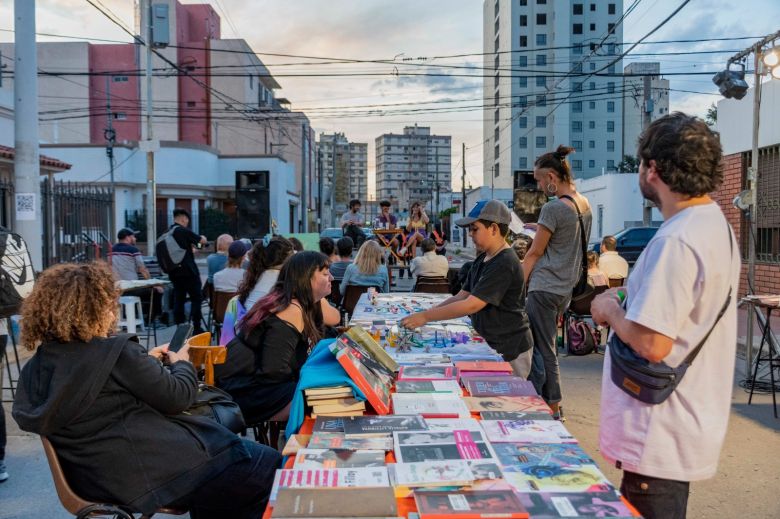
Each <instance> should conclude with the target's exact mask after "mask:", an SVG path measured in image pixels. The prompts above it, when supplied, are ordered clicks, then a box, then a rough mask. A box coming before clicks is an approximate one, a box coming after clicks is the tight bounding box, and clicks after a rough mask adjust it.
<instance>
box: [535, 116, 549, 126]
mask: <svg viewBox="0 0 780 519" xmlns="http://www.w3.org/2000/svg"><path fill="white" fill-rule="evenodd" d="M536 127H537V128H547V118H546V117H545V116H543V115H537V116H536Z"/></svg>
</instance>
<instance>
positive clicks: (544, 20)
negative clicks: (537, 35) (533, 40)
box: [536, 13, 547, 25]
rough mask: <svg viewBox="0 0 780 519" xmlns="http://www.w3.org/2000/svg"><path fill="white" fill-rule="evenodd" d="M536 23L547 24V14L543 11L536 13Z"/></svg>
mask: <svg viewBox="0 0 780 519" xmlns="http://www.w3.org/2000/svg"><path fill="white" fill-rule="evenodd" d="M536 25H547V15H546V14H544V13H539V14H537V15H536Z"/></svg>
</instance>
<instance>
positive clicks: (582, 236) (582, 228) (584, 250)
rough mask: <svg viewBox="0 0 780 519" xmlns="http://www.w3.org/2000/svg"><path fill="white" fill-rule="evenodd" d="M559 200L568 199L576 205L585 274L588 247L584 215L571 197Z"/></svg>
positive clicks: (562, 196) (563, 196)
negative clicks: (583, 221)
mask: <svg viewBox="0 0 780 519" xmlns="http://www.w3.org/2000/svg"><path fill="white" fill-rule="evenodd" d="M558 198H567V199H568V200H570V201H571V203H572V204H574V209H575V210H576V211H577V220H579V222H580V243H581V245H582V268H583V269H584V270H585V272H587V271H588V245H587V244H586V243H585V224H584V223H582V213H581V212H580V208H579V206H578V205H577V202H576V201H575V200H574V198H572V197H571V196H569V195H561V196H560V197H558Z"/></svg>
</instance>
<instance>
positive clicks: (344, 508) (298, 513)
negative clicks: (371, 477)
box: [271, 487, 398, 519]
mask: <svg viewBox="0 0 780 519" xmlns="http://www.w3.org/2000/svg"><path fill="white" fill-rule="evenodd" d="M397 515H398V505H397V502H396V500H395V495H394V494H393V489H392V488H390V487H378V488H282V489H280V490H279V494H278V495H277V497H276V502H275V503H274V507H273V512H272V514H271V517H273V518H275V519H277V518H278V519H282V518H285V517H289V518H312V519H315V518H316V519H323V518H328V517H334V518H335V517H338V518H342V517H344V518H346V517H365V518H390V517H397Z"/></svg>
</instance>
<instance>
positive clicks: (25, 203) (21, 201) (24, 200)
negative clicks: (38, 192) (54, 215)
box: [16, 194, 35, 213]
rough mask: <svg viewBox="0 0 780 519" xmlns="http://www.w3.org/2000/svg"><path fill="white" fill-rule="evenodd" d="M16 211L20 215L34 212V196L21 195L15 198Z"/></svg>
mask: <svg viewBox="0 0 780 519" xmlns="http://www.w3.org/2000/svg"><path fill="white" fill-rule="evenodd" d="M16 210H17V211H20V212H22V213H29V212H31V211H35V195H32V194H30V195H22V194H20V195H19V196H17V197H16Z"/></svg>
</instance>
